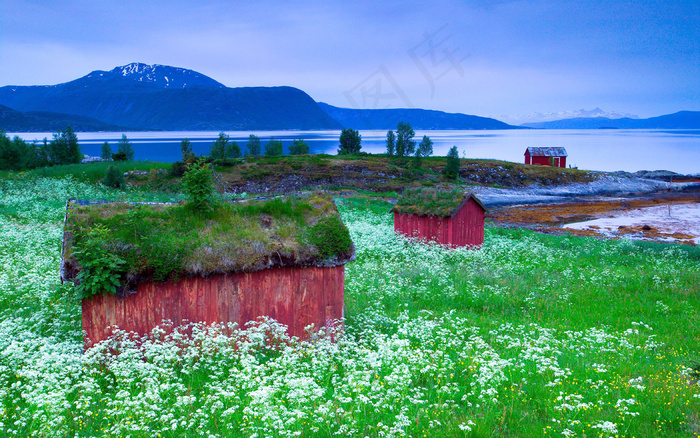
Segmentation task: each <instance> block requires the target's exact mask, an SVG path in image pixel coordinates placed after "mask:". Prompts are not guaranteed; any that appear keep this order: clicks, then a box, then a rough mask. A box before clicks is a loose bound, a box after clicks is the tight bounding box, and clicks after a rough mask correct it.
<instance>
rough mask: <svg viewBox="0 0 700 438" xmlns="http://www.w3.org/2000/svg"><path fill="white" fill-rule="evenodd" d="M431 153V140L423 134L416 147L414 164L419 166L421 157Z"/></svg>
mask: <svg viewBox="0 0 700 438" xmlns="http://www.w3.org/2000/svg"><path fill="white" fill-rule="evenodd" d="M432 154H433V141H432V140H431V139H430V137H428V136H427V135H424V136H423V139H422V140H421V142H420V144H419V145H418V148H416V161H415V166H416V167H421V159H422V158H423V157H428V156H430V155H432Z"/></svg>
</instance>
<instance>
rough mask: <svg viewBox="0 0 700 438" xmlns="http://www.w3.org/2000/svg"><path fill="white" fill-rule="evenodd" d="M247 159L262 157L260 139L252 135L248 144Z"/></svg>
mask: <svg viewBox="0 0 700 438" xmlns="http://www.w3.org/2000/svg"><path fill="white" fill-rule="evenodd" d="M246 149H247V150H246V153H245V155H246V157H257V156H259V155H260V137H258V136H257V135H253V134H250V136H248V143H246Z"/></svg>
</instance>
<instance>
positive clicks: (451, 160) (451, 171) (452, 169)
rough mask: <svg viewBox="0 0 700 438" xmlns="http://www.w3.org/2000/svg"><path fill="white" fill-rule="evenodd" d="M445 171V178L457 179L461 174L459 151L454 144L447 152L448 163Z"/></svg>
mask: <svg viewBox="0 0 700 438" xmlns="http://www.w3.org/2000/svg"><path fill="white" fill-rule="evenodd" d="M443 173H444V174H445V178H448V179H457V177H458V176H459V151H458V150H457V146H452V148H450V151H449V152H448V153H447V164H446V165H445V170H444V171H443Z"/></svg>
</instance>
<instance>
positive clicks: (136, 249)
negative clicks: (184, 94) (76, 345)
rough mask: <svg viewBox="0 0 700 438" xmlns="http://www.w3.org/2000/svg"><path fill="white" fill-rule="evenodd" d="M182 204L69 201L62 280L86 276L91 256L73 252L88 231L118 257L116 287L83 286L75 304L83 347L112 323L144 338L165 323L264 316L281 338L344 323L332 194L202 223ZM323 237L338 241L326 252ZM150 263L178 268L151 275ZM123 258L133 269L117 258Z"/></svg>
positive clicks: (345, 255)
mask: <svg viewBox="0 0 700 438" xmlns="http://www.w3.org/2000/svg"><path fill="white" fill-rule="evenodd" d="M275 202H276V204H274V205H271V204H269V203H275ZM185 208H186V206H183V205H177V204H157V205H153V204H149V205H139V204H127V203H103V204H90V203H85V202H83V201H80V202H78V201H69V202H68V205H67V209H66V225H65V230H64V239H63V248H62V261H61V280H62V281H63V280H68V281H73V282H74V283H76V285H80V282H81V279H82V281H84V280H85V279H84V278H83V277H81V276H80V275H79V274H80V273H81V272H82V271H83V270H85V269H88V271H87V272H88V275H90V271H89V269H90V268H89V266H90V265H91V263H90V262H91V260H92V259H85V257H88V256H85V255H84V254H85V253H83V252H81V251H80V250H81V248H85V247H89V245H92V248H95V244H94V243H93V244H90V239H92V238H93V237H92V236H94V235H95V234H94V233H93V232H92V231H91V230H95V229H96V230H98V231H97V232H98V233H99V241H97V244H98V245H99V246H100V247H102V248H103V249H104V251H105V254H106V255H105V257H107V258H110V257H112V258H113V257H117V258H119V259H121V260H122V261H124V262H123V263H122V264H121V265H119V266H118V269H119V270H118V271H117V272H115V275H118V276H119V278H120V282H121V285H120V286H118V287H115V286H112V287H111V288H110V289H102V288H100V290H92V289H91V290H89V291H88V293H87V295H90V294H92V295H91V296H90V297H88V298H83V300H82V322H83V332H84V337H85V342H86V345H89V344H91V343H97V342H99V341H101V340H103V339H106V338H108V337H109V336H110V335H111V333H112V329H113V327H114V326H117V327H119V328H120V329H122V330H126V331H129V332H136V333H138V334H140V335H143V334H146V333H148V332H150V331H151V330H152V329H153V328H155V327H156V326H158V325H160V324H161V323H162V322H163V321H164V320H170V321H172V323H173V325H174V326H178V325H181V324H183V323H185V322H186V321H189V322H204V323H208V324H209V323H214V322H219V323H228V322H235V323H238V324H239V325H240V326H241V327H242V326H243V325H244V324H245V323H246V322H248V321H251V320H254V319H256V318H258V317H259V316H268V317H271V318H274V319H276V320H277V321H278V322H280V323H282V324H285V325H286V326H287V327H288V333H289V335H291V336H298V337H306V336H307V333H306V332H305V330H304V328H305V327H306V326H308V325H310V324H314V327H315V328H316V329H318V328H320V327H322V326H329V324H333V323H334V322H335V321H336V320H340V319H342V318H343V316H344V293H345V270H344V268H345V266H344V265H345V263H347V262H348V261H351V260H354V257H355V250H354V246H353V244H352V241H351V240H350V236H349V233H348V230H347V228H345V226H344V225H343V224H342V222H341V221H340V218H339V215H338V210H337V209H336V206H335V203H334V202H333V200H332V198H330V197H329V196H326V195H322V194H313V195H307V196H296V197H290V198H286V199H285V200H280V199H273V200H266V201H256V200H247V201H242V202H241V201H239V202H236V203H226V204H224V205H223V206H220V207H219V210H218V211H217V213H216V215H214V216H213V217H212V218H203V219H200V218H198V217H197V216H189V215H190V214H191V213H190V212H189V210H186V209H185ZM178 209H179V210H178ZM188 216H189V217H188ZM183 221H185V222H187V223H186V224H183ZM129 227H131V228H129ZM324 233H332V234H333V237H334V239H330V238H329V239H325V241H334V242H341V243H340V244H334V245H335V246H333V247H329V246H328V244H326V243H324V236H326V234H324ZM310 234H314V235H315V236H318V238H315V239H313V238H307V237H306V236H308V235H310ZM164 236H165V237H164ZM338 236H340V237H338ZM164 239H165V240H167V242H164ZM338 239H339V240H338ZM166 243H167V245H166ZM86 245H88V246H86ZM154 246H155V247H157V248H155V249H154ZM163 248H167V249H165V250H164V249H163ZM94 251H95V250H93V252H94ZM159 253H160V255H159ZM81 257H82V258H81ZM158 257H160V258H161V259H162V260H166V259H167V260H177V263H173V264H172V266H169V265H168V269H170V271H167V272H165V273H164V272H162V271H161V272H160V274H159V275H160V276H159V277H156V274H154V272H158V271H155V270H154V268H153V266H156V269H158V268H157V266H159V265H158V263H161V266H162V260H161V261H158V260H160V259H158ZM163 257H165V258H163ZM131 260H134V261H136V263H133V262H129V263H126V262H125V261H131ZM151 261H154V262H153V263H151ZM149 263H151V265H152V266H150V267H149V266H148V264H149ZM86 266H87V268H86ZM115 266H116V265H115ZM164 276H165V278H164ZM163 280H166V281H163ZM89 284H90V283H88V285H89ZM85 287H88V286H85ZM90 287H92V286H90ZM105 287H109V285H108V286H105ZM83 289H84V288H83ZM83 293H84V294H86V292H85V291H83Z"/></svg>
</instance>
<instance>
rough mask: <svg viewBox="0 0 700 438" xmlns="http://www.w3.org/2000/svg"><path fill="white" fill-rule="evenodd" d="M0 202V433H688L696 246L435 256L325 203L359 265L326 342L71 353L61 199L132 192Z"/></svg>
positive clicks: (696, 313)
mask: <svg viewBox="0 0 700 438" xmlns="http://www.w3.org/2000/svg"><path fill="white" fill-rule="evenodd" d="M0 195H2V196H1V197H0V199H1V201H0V202H2V205H1V206H0V207H2V208H1V209H0V237H1V238H0V266H2V267H3V269H2V271H1V272H0V290H2V294H0V403H1V404H2V409H3V410H2V411H0V435H2V436H22V437H24V436H31V435H32V434H35V435H38V436H61V437H63V436H70V437H73V436H79V437H88V436H109V437H118V436H132V437H151V436H158V435H160V436H162V437H179V436H221V437H228V436H246V437H247V436H252V435H254V434H257V435H258V436H294V435H295V434H296V435H298V436H302V437H311V436H321V437H326V436H334V434H338V436H360V437H362V436H417V437H423V436H427V437H459V436H463V437H471V438H474V437H508V438H515V437H543V436H545V437H546V436H557V437H563V436H577V437H583V436H587V437H597V438H600V437H604V438H612V437H627V438H629V437H650V438H662V437H664V438H665V437H693V436H698V435H699V434H700V420H699V419H698V412H700V386H698V384H697V380H696V379H697V369H696V367H697V362H698V361H700V287H699V286H698V284H700V266H699V264H698V255H699V251H698V248H697V247H685V246H677V245H665V244H641V243H634V242H630V241H604V240H597V239H592V238H579V237H572V236H548V235H539V234H536V233H533V232H531V231H528V230H522V229H501V228H496V227H488V228H487V230H486V235H485V241H484V245H483V247H482V248H481V249H478V250H466V249H457V250H450V249H447V248H443V247H439V246H436V245H432V244H426V243H422V242H415V241H411V240H407V239H405V238H403V237H400V236H396V235H395V234H394V232H393V226H392V221H391V215H390V213H389V211H390V208H391V205H390V204H388V203H385V202H381V201H377V200H372V199H370V198H369V197H357V198H351V199H340V200H337V203H338V208H339V210H340V213H341V216H342V218H343V220H344V222H345V224H346V225H347V226H348V228H349V231H350V234H351V236H352V238H353V241H354V243H355V246H356V250H357V261H356V262H354V263H351V264H349V265H347V266H346V278H345V280H346V296H345V303H346V307H345V315H346V318H347V319H346V322H345V334H341V333H336V336H335V338H334V339H335V342H333V341H331V339H330V338H329V337H327V336H324V335H323V334H319V335H318V336H317V337H316V338H315V339H314V340H313V341H312V342H301V341H299V340H296V339H289V338H288V337H287V336H286V335H285V333H284V331H283V330H284V328H283V327H279V326H278V325H276V324H275V323H274V322H272V321H258V322H256V323H255V324H252V325H250V326H248V327H245V330H237V329H235V328H230V327H223V326H204V325H203V324H192V325H190V326H188V327H184V328H181V329H177V330H175V331H174V332H172V333H170V334H166V333H165V332H157V333H154V334H153V335H152V336H149V337H147V338H143V339H138V338H135V337H133V336H128V335H126V334H124V333H117V334H116V335H115V336H114V337H113V338H112V339H110V340H109V341H107V342H105V343H103V344H100V345H98V346H95V347H92V348H90V349H89V350H87V351H86V352H85V354H82V344H81V335H82V334H81V326H80V307H79V299H78V297H77V296H76V292H75V289H74V288H73V287H72V286H69V285H60V284H58V280H57V266H58V261H59V254H58V251H59V247H60V241H61V238H62V229H61V227H62V220H63V203H64V202H65V198H66V197H67V196H72V197H79V198H96V197H97V198H99V197H105V198H107V197H110V196H136V193H135V192H115V191H111V190H107V189H105V188H103V187H99V186H94V185H90V184H85V183H81V182H77V181H75V180H70V179H68V180H67V179H52V178H42V179H40V180H34V179H26V178H25V179H21V178H17V179H13V180H11V181H8V180H0ZM139 196H141V194H139ZM154 196H155V195H154ZM159 196H160V195H159ZM279 210H284V207H281V206H280V208H279ZM275 211H276V210H274V211H271V212H270V214H271V215H273V214H274V213H275Z"/></svg>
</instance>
